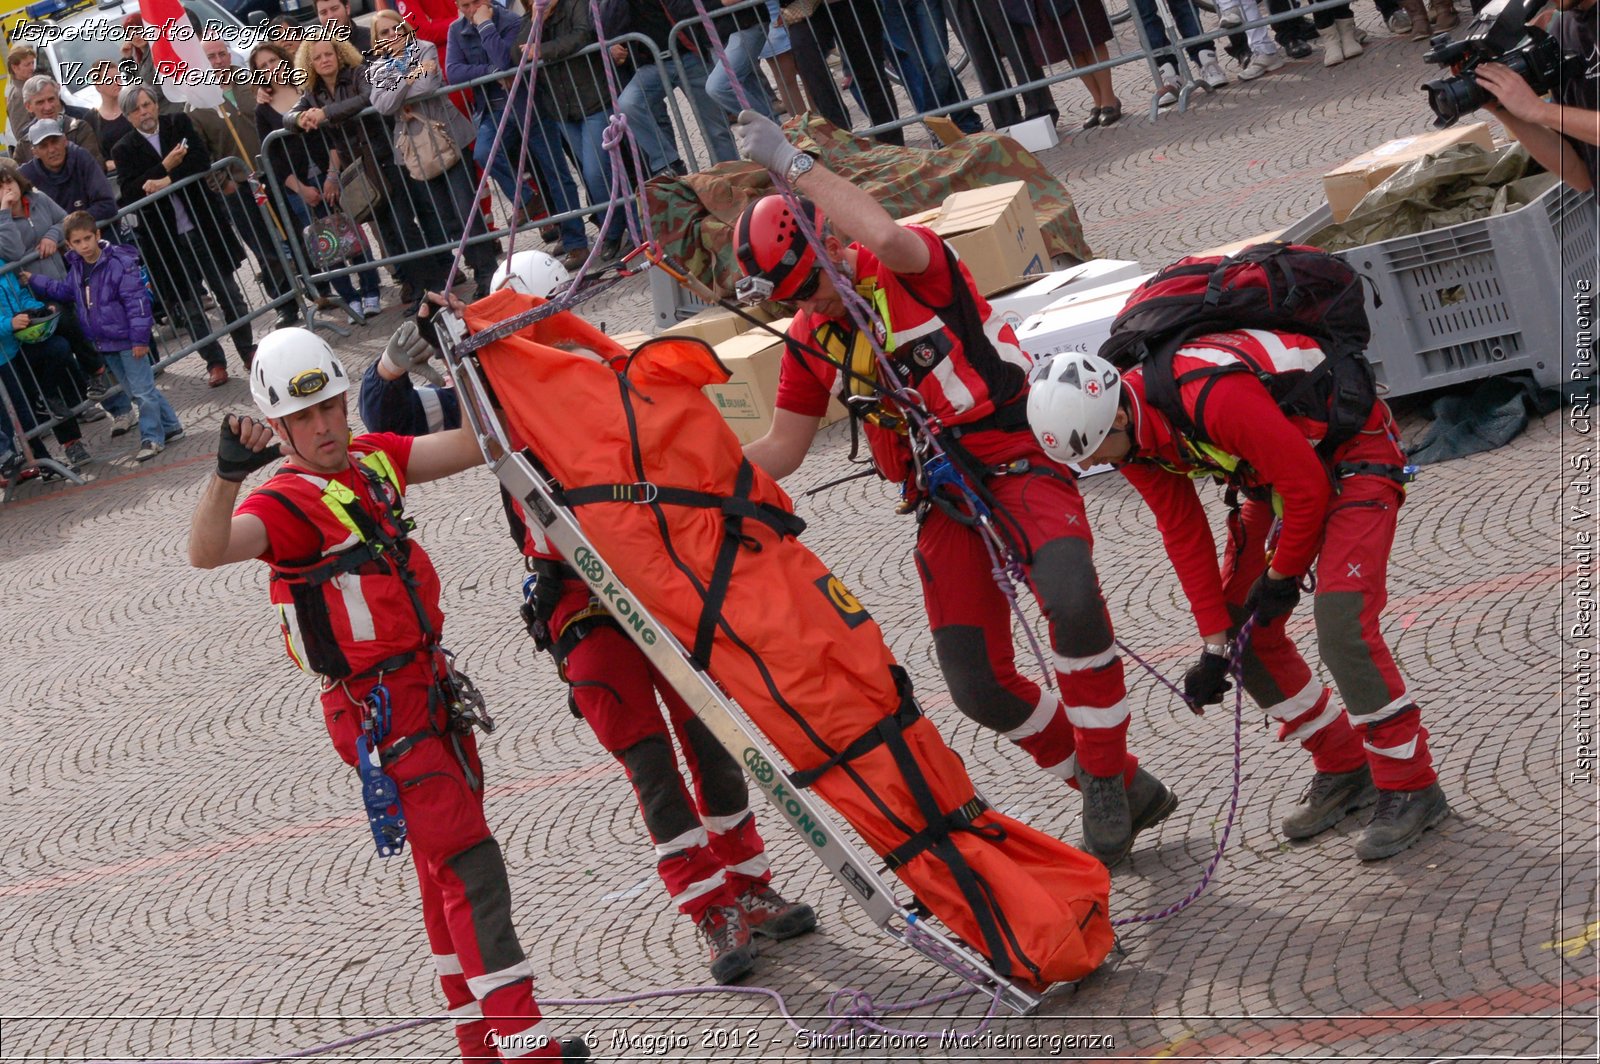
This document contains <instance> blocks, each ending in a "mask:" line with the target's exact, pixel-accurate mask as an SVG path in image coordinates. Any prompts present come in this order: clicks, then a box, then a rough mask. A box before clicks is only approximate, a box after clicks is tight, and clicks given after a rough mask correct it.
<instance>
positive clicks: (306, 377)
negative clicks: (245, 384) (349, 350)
mask: <svg viewBox="0 0 1600 1064" xmlns="http://www.w3.org/2000/svg"><path fill="white" fill-rule="evenodd" d="M349 390H350V377H349V375H348V374H347V373H345V371H344V363H342V362H340V361H339V359H338V357H337V356H336V355H334V353H333V348H331V347H329V346H328V341H326V340H324V339H323V338H322V337H320V336H318V335H317V334H316V333H314V332H312V331H311V330H310V329H298V328H286V329H274V330H273V331H272V332H270V333H268V334H267V336H266V338H265V339H264V340H262V341H261V345H260V346H259V347H257V348H256V356H255V358H254V359H252V360H251V362H250V396H251V398H253V399H254V400H255V401H256V406H258V407H260V408H261V412H262V413H263V414H265V415H266V416H267V417H288V416H289V415H290V414H292V413H294V412H295V411H296V410H304V409H305V408H306V407H308V406H315V405H317V404H318V403H320V402H322V401H323V400H324V399H330V398H332V397H333V396H335V395H340V394H343V393H344V392H348V391H349Z"/></svg>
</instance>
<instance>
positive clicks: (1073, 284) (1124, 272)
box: [989, 259, 1148, 329]
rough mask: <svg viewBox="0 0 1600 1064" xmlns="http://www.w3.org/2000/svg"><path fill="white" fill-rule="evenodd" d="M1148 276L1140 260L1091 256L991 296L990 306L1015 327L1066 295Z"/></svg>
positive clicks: (1020, 325) (1017, 327)
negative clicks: (1092, 257) (1086, 259)
mask: <svg viewBox="0 0 1600 1064" xmlns="http://www.w3.org/2000/svg"><path fill="white" fill-rule="evenodd" d="M1140 276H1148V274H1145V272H1144V270H1143V269H1142V268H1141V267H1140V266H1139V264H1138V263H1137V262H1129V261H1126V260H1122V259H1091V260H1090V261H1088V262H1082V263H1079V264H1078V265H1076V266H1073V267H1071V268H1069V269H1065V270H1057V271H1056V272H1054V273H1047V274H1045V275H1044V276H1043V277H1040V278H1039V279H1038V280H1036V281H1033V282H1032V283H1027V284H1024V285H1022V286H1021V287H1020V288H1013V289H1011V290H1009V291H1006V292H1002V293H1000V294H999V295H995V296H990V297H989V307H990V309H991V310H992V311H993V312H994V313H995V314H996V315H997V316H998V317H999V318H1000V320H1002V321H1004V322H1007V323H1009V324H1010V325H1011V327H1012V328H1013V329H1020V328H1021V327H1022V323H1023V322H1024V321H1026V320H1027V319H1028V318H1031V317H1032V316H1033V315H1035V314H1037V313H1038V312H1039V311H1041V310H1043V309H1044V308H1045V307H1047V306H1049V305H1050V304H1052V303H1054V302H1056V301H1057V300H1059V299H1061V298H1063V297H1064V296H1067V295H1072V294H1074V293H1078V292H1084V291H1088V290H1089V289H1092V288H1098V287H1100V286H1102V285H1106V284H1110V283H1112V282H1115V281H1123V280H1127V279H1128V278H1130V277H1140Z"/></svg>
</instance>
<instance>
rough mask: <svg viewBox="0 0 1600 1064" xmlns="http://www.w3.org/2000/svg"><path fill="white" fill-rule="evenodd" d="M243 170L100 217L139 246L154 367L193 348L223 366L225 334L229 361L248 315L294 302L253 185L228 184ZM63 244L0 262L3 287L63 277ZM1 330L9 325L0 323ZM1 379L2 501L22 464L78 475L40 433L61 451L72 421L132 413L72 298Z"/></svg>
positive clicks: (190, 181)
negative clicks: (7, 456) (24, 275)
mask: <svg viewBox="0 0 1600 1064" xmlns="http://www.w3.org/2000/svg"><path fill="white" fill-rule="evenodd" d="M248 169H249V168H248V167H247V166H245V164H244V163H242V162H241V160H239V159H238V158H236V157H231V156H230V157H229V158H226V159H222V160H219V161H218V162H216V163H214V164H213V165H212V166H211V167H210V168H209V169H208V170H206V171H205V172H204V173H199V174H191V175H189V176H188V177H185V178H183V179H181V180H179V181H175V182H173V183H172V184H170V185H168V186H166V187H164V188H162V189H160V190H158V191H157V192H155V193H153V194H152V195H148V196H145V197H143V198H141V199H138V200H135V201H133V202H132V203H129V204H128V205H127V206H125V207H123V208H122V209H120V210H118V211H117V213H116V214H115V215H114V216H112V217H111V218H109V219H105V220H102V221H100V222H99V223H98V225H99V229H100V231H101V233H102V234H104V236H105V238H106V239H108V240H110V241H112V242H113V243H118V244H123V245H127V246H132V247H133V248H135V249H136V250H137V251H138V253H139V259H140V263H141V266H142V267H143V271H144V279H145V282H146V287H147V288H148V290H149V292H150V295H151V304H152V313H153V316H154V327H153V329H152V336H151V354H150V357H151V358H152V359H154V360H155V361H154V369H155V370H157V371H159V370H161V369H164V368H166V367H167V366H170V365H172V364H173V363H175V362H177V361H178V360H179V359H181V358H184V357H187V356H188V355H190V354H192V353H193V352H195V351H200V352H202V355H203V356H204V357H205V358H206V360H207V362H208V364H224V363H225V361H226V354H225V353H224V351H223V348H222V340H223V339H224V338H228V339H229V340H231V342H232V346H233V348H234V352H235V354H236V356H237V357H239V358H240V359H241V361H243V360H246V359H247V358H248V357H249V356H250V355H251V354H253V351H254V321H255V319H257V318H259V317H261V316H262V315H265V314H272V313H276V312H278V311H280V310H281V309H283V308H285V307H288V306H291V305H296V303H297V300H298V299H299V295H298V292H297V289H296V280H295V271H294V267H293V262H292V260H291V258H290V256H289V251H288V248H287V246H286V245H285V242H284V240H283V239H282V237H283V231H282V229H281V227H280V226H279V225H278V222H277V220H276V219H275V217H274V216H273V215H272V214H271V212H270V211H268V209H267V208H266V205H265V203H264V202H263V201H262V199H261V198H260V197H259V196H257V194H256V193H255V191H254V190H253V189H251V188H250V187H249V185H248V184H244V185H241V184H239V183H237V182H236V181H235V180H234V176H233V175H235V174H237V173H242V172H247V171H248ZM65 243H66V242H65V240H63V241H62V242H61V244H60V250H59V251H58V252H56V254H55V255H52V256H50V257H48V258H42V257H41V256H40V255H39V252H38V250H37V249H35V250H33V251H30V252H29V253H28V254H26V255H24V256H23V257H22V258H21V259H18V260H17V261H16V262H11V263H5V264H3V265H0V285H10V284H18V283H20V278H18V277H17V276H16V275H17V274H18V273H19V272H21V271H24V270H26V271H28V272H29V273H38V274H42V275H44V276H48V277H56V278H58V279H59V278H61V277H65V276H66V266H65V262H64V260H63V259H61V257H60V256H61V254H62V253H64V252H65V251H66V246H65ZM41 264H45V265H44V266H43V268H41ZM12 296H13V299H19V300H22V301H23V302H28V303H35V304H44V303H45V302H46V301H45V300H43V299H41V298H39V297H37V296H34V295H32V294H31V292H26V291H24V292H22V293H13V294H12ZM208 304H209V307H208ZM216 319H220V320H216ZM10 326H11V323H10V322H9V321H8V322H4V323H0V327H7V328H9V327H10ZM0 384H3V385H4V387H3V389H0V390H3V392H4V393H5V395H4V401H5V406H6V410H5V415H4V417H3V418H0V435H4V436H6V437H8V438H9V446H6V443H7V441H6V440H3V439H0V452H4V451H7V450H9V451H10V452H11V454H12V455H13V459H12V460H11V461H10V462H9V463H6V464H5V465H4V467H3V468H0V479H4V480H5V482H6V493H7V497H9V496H10V493H11V490H12V488H13V487H14V486H15V483H16V481H17V479H18V478H19V477H20V476H21V475H23V474H25V473H27V472H29V471H34V470H39V469H44V470H46V471H48V472H53V473H58V474H62V475H66V476H68V477H70V478H71V479H73V480H78V479H79V478H77V477H76V476H73V475H72V474H71V471H70V469H68V468H67V466H68V465H69V464H70V463H60V462H54V461H53V460H52V459H51V458H50V457H49V450H48V445H47V444H45V443H44V442H43V441H44V439H45V436H46V434H50V435H53V436H55V438H56V441H57V443H58V444H60V445H62V446H63V447H66V446H67V445H68V444H69V443H70V442H71V441H73V440H78V441H80V442H81V432H80V430H79V422H80V421H88V420H98V419H100V418H102V417H105V416H107V415H108V414H110V415H111V416H120V415H121V414H123V413H125V412H128V411H130V410H131V409H132V407H131V405H130V403H129V400H128V397H127V396H126V395H124V392H123V388H122V387H121V386H120V385H118V384H115V383H113V382H112V380H111V374H110V372H109V371H108V370H107V369H106V368H105V359H104V355H103V353H102V352H99V351H97V350H96V348H95V345H94V344H93V343H92V342H91V341H90V340H89V338H88V337H87V335H86V334H85V332H84V330H83V328H82V327H81V325H80V323H79V322H78V319H77V315H76V309H75V307H74V306H73V305H72V304H71V303H63V304H62V305H61V307H60V314H59V317H58V318H57V324H56V326H55V331H54V333H53V334H52V335H51V336H50V337H49V338H48V339H45V340H42V341H39V342H35V343H24V344H22V345H21V349H20V351H19V353H18V354H17V355H15V356H14V357H12V358H11V359H10V360H9V361H7V362H6V364H5V365H4V366H3V367H0ZM7 425H9V426H10V427H9V429H7V428H6V426H7ZM0 457H3V455H0Z"/></svg>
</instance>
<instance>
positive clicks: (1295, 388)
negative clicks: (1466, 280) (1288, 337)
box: [1100, 241, 1378, 462]
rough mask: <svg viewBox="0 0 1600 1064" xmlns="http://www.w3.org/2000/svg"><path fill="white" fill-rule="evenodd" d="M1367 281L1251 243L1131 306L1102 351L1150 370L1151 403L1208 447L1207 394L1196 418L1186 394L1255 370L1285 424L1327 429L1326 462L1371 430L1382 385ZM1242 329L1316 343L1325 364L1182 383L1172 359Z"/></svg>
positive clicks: (1198, 263)
mask: <svg viewBox="0 0 1600 1064" xmlns="http://www.w3.org/2000/svg"><path fill="white" fill-rule="evenodd" d="M1362 280H1363V278H1362V276H1361V274H1359V273H1357V272H1356V271H1355V270H1353V269H1351V268H1350V267H1349V266H1348V265H1347V264H1346V263H1345V262H1344V261H1343V260H1341V259H1338V258H1336V257H1334V256H1333V255H1330V254H1328V253H1327V252H1325V251H1322V250H1319V249H1317V248H1313V247H1306V246H1303V245H1299V244H1287V243H1283V242H1281V241H1278V242H1273V243H1269V244H1252V245H1251V246H1249V247H1247V248H1245V249H1244V250H1243V251H1241V252H1239V253H1238V254H1236V255H1229V256H1222V255H1210V256H1200V257H1189V258H1183V259H1179V260H1178V261H1177V262H1175V263H1173V264H1172V265H1171V266H1168V267H1166V268H1165V269H1163V270H1161V271H1160V272H1158V273H1157V274H1156V275H1155V276H1153V277H1151V278H1150V279H1149V280H1148V281H1146V282H1145V283H1144V284H1142V285H1140V286H1139V287H1138V288H1137V289H1135V290H1134V292H1133V294H1132V295H1131V296H1129V297H1128V303H1127V305H1126V306H1125V307H1123V309H1122V312H1121V313H1120V314H1118V315H1117V318H1116V321H1114V322H1113V323H1112V326H1111V336H1110V338H1109V339H1108V340H1106V342H1105V343H1104V344H1102V345H1101V347H1100V357H1101V358H1104V359H1105V360H1106V361H1108V362H1110V363H1111V364H1112V365H1114V366H1116V367H1117V368H1118V369H1119V370H1128V369H1132V368H1134V367H1135V366H1143V367H1144V380H1145V394H1146V398H1147V399H1148V401H1149V402H1150V404H1151V405H1152V406H1153V407H1155V408H1156V409H1157V410H1159V411H1161V413H1162V414H1164V415H1166V417H1167V418H1168V420H1170V421H1171V422H1172V423H1173V424H1174V425H1175V426H1176V427H1177V428H1178V430H1179V431H1180V432H1182V433H1183V434H1184V435H1186V436H1189V437H1191V438H1195V439H1200V440H1204V439H1205V436H1204V433H1203V431H1202V430H1201V429H1200V427H1199V426H1198V425H1197V424H1196V423H1195V422H1196V421H1197V420H1203V419H1201V418H1199V417H1198V415H1199V412H1200V409H1201V407H1202V406H1203V404H1204V401H1205V395H1206V392H1208V391H1209V385H1207V387H1205V388H1203V389H1202V390H1201V394H1200V398H1199V400H1198V401H1197V403H1196V407H1195V410H1196V415H1197V417H1196V418H1194V419H1191V418H1190V417H1189V416H1188V414H1187V413H1186V412H1185V411H1184V409H1183V404H1182V403H1181V402H1180V401H1179V389H1180V388H1181V387H1182V386H1183V385H1185V384H1189V383H1191V382H1193V381H1196V380H1203V379H1205V378H1213V379H1214V378H1216V377H1218V376H1220V375H1222V374H1225V373H1232V372H1245V371H1253V372H1254V373H1255V374H1256V376H1257V377H1258V378H1259V379H1260V380H1261V382H1262V383H1263V384H1264V385H1265V386H1266V388H1267V391H1268V392H1269V393H1270V394H1271V395H1272V398H1273V400H1274V401H1276V402H1277V404H1278V408H1279V409H1280V410H1282V411H1283V412H1284V413H1285V414H1286V415H1293V416H1298V417H1309V418H1311V419H1313V420H1316V421H1322V422H1325V423H1326V424H1327V426H1328V430H1327V433H1326V435H1325V436H1324V437H1323V440H1322V442H1321V443H1320V444H1319V445H1318V447H1317V452H1318V454H1320V455H1321V456H1322V458H1323V460H1324V461H1325V462H1326V461H1330V460H1331V458H1332V455H1333V452H1334V451H1335V450H1336V449H1338V447H1339V446H1340V445H1341V444H1343V443H1344V442H1345V441H1346V440H1349V439H1350V438H1351V437H1352V436H1354V435H1355V434H1356V433H1357V432H1358V431H1360V429H1361V426H1362V425H1363V424H1365V423H1366V420H1367V417H1368V416H1369V415H1370V414H1371V412H1372V407H1373V404H1374V403H1375V402H1377V398H1378V391H1377V383H1376V380H1375V378H1374V376H1373V372H1372V364H1371V363H1370V362H1368V361H1367V358H1366V355H1365V354H1364V352H1365V351H1366V347H1367V342H1368V341H1369V340H1370V339H1371V338H1372V328H1371V326H1370V325H1369V324H1368V322H1367V309H1366V302H1365V299H1364V293H1363V292H1362V285H1361V282H1362ZM1240 329H1264V330H1268V331H1278V332H1292V333H1299V334H1301V335H1304V336H1309V337H1311V338H1312V339H1314V340H1316V341H1317V343H1318V345H1319V346H1320V347H1321V348H1322V351H1323V356H1324V357H1323V361H1322V363H1321V364H1320V365H1318V366H1317V367H1316V368H1315V369H1312V370H1309V371H1303V372H1297V371H1286V372H1279V373H1272V372H1268V371H1267V370H1265V369H1264V368H1263V367H1261V366H1256V365H1253V364H1251V363H1250V362H1249V360H1248V359H1247V358H1244V357H1243V356H1242V355H1241V361H1240V362H1237V363H1233V364H1231V365H1226V366H1209V367H1206V368H1204V369H1199V370H1194V371H1192V372H1190V373H1186V374H1184V375H1183V377H1181V378H1179V377H1178V376H1177V375H1176V374H1175V373H1174V371H1173V365H1172V361H1173V356H1174V355H1175V354H1176V353H1177V350H1178V349H1179V348H1180V347H1182V346H1183V345H1184V344H1186V343H1188V342H1189V341H1190V340H1192V339H1194V338H1195V337H1198V336H1204V335H1207V334H1209V333H1220V332H1234V331H1237V330H1240Z"/></svg>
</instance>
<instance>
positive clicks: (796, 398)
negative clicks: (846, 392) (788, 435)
mask: <svg viewBox="0 0 1600 1064" xmlns="http://www.w3.org/2000/svg"><path fill="white" fill-rule="evenodd" d="M802 320H803V319H802V318H800V317H796V318H795V320H794V321H793V322H791V323H790V324H789V335H790V336H791V337H794V336H796V335H797V333H796V328H797V327H798V328H799V329H800V332H799V334H798V335H801V336H803V335H805V333H804V330H805V328H806V326H805V325H802V324H801V323H802ZM804 320H809V319H804ZM814 357H815V356H814V355H804V354H801V352H800V349H799V348H798V347H796V346H795V345H794V344H793V343H792V342H791V343H786V344H784V349H783V360H782V362H780V363H779V366H778V396H777V399H776V400H775V401H774V402H773V405H774V406H775V407H777V408H778V409H779V410H787V411H789V412H790V413H791V414H803V415H804V416H806V417H822V416H823V415H824V414H826V413H827V412H828V399H829V398H830V396H829V395H828V388H827V385H825V384H823V383H822V381H821V379H819V378H818V377H817V373H816V370H815V369H813V368H812V366H811V359H812V358H814Z"/></svg>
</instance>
